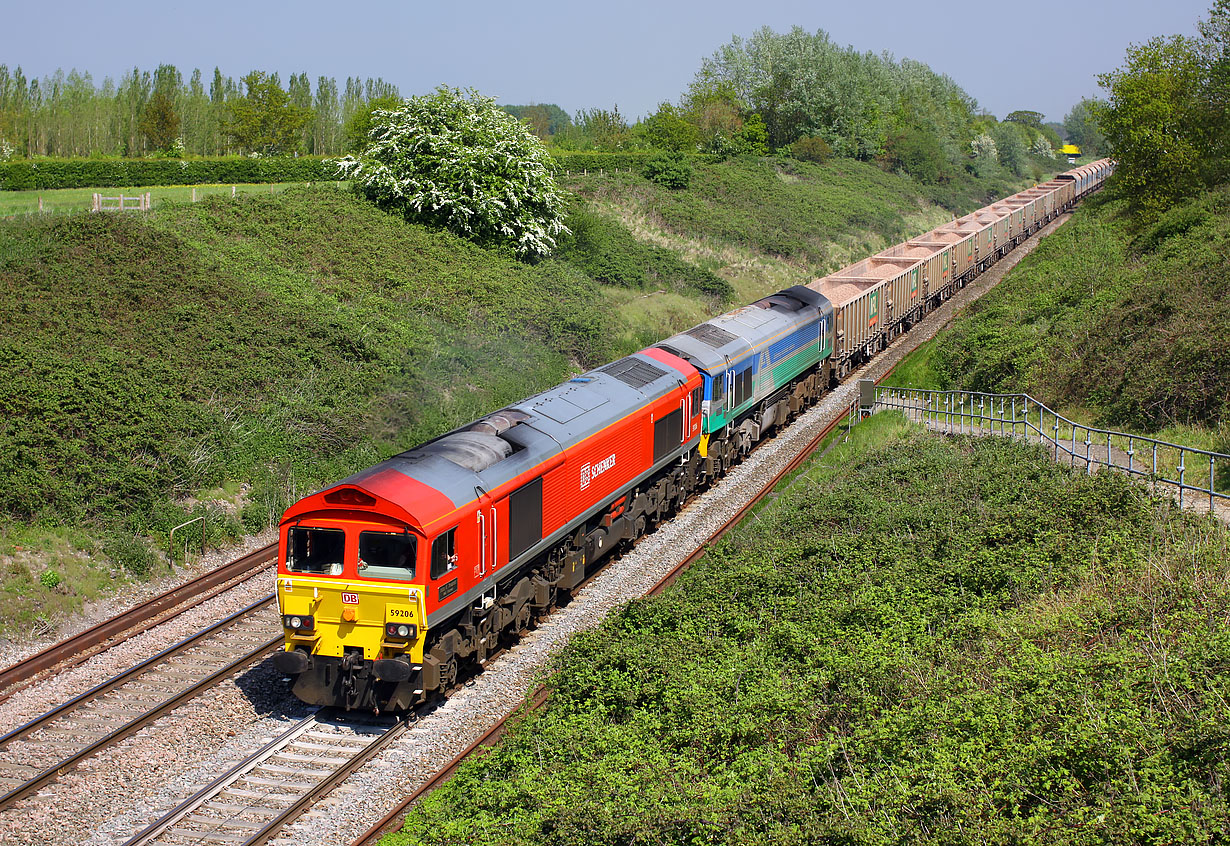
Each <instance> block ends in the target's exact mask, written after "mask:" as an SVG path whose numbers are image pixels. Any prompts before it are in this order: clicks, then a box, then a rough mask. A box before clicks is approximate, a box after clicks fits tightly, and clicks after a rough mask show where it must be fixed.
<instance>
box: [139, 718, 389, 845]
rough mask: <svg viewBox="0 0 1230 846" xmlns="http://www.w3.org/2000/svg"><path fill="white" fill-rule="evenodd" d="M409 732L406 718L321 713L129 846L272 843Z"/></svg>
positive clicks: (243, 762)
mask: <svg viewBox="0 0 1230 846" xmlns="http://www.w3.org/2000/svg"><path fill="white" fill-rule="evenodd" d="M408 731H411V729H410V728H409V724H408V723H407V722H406V721H405V720H394V719H391V718H385V719H380V718H377V717H364V716H363V715H358V716H357V717H356V716H355V715H354V714H353V713H352V714H349V715H346V716H345V717H341V716H339V715H337V714H335V713H334V712H333V711H331V710H330V709H324V710H321V711H318V712H317V713H315V714H312V715H311V716H309V717H307V718H305V719H304V720H301V721H300V722H299V723H297V724H295V725H293V726H291V727H290V728H289V729H287V730H286V731H285V732H283V733H282V734H281V735H280V736H279V737H276V738H274V739H273V740H272V741H270V742H269V743H268V744H266V745H265V746H264V747H263V748H261V749H260V750H258V751H257V752H256V753H255V754H253V755H251V756H250V757H249V758H248V759H247V760H245V761H242V762H240V763H239V764H237V765H236V766H235V767H233V768H232V769H231V770H229V771H228V772H226V773H223V774H222V775H221V776H219V777H218V778H217V779H215V780H214V781H213V782H212V783H210V784H208V785H206V786H205V787H204V788H202V789H201V790H200V791H198V792H197V793H196V794H195V795H193V796H191V797H189V798H188V799H187V800H185V801H184V802H182V803H181V804H180V805H179V806H178V807H176V808H175V809H173V810H172V811H171V812H170V813H168V814H166V815H165V816H164V817H163V818H162V819H160V820H158V821H157V822H155V823H153V824H152V825H151V826H149V827H148V828H146V829H145V830H144V831H142V832H140V833H139V834H137V835H136V836H135V837H133V838H132V839H130V840H128V841H127V842H126V843H125V846H146V844H154V843H162V844H181V843H182V844H188V843H202V842H225V843H232V844H243V846H256V844H260V843H265V842H266V841H267V840H269V839H270V838H271V837H273V836H274V835H276V834H277V833H278V832H279V831H280V830H281V829H282V827H283V826H285V825H286V824H287V823H289V822H291V821H292V820H294V819H295V818H296V817H298V816H299V814H301V813H303V811H305V810H306V809H307V808H308V807H310V806H311V804H312V803H313V802H315V801H316V800H317V799H318V798H319V797H321V796H323V795H325V794H327V793H328V792H329V791H330V790H332V789H333V788H334V787H336V786H337V785H338V784H340V783H341V782H342V781H344V780H345V779H346V777H347V776H349V775H350V774H351V773H352V772H354V771H355V770H356V769H358V768H359V767H361V766H363V764H364V763H366V762H367V761H368V760H370V759H371V758H372V757H373V756H375V755H376V754H378V753H379V752H380V751H382V750H383V749H385V748H386V747H388V746H389V745H390V744H392V743H393V742H394V741H396V740H398V739H399V738H401V737H402V736H403V735H404V734H406V733H407V732H408Z"/></svg>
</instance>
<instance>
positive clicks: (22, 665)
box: [0, 544, 277, 702]
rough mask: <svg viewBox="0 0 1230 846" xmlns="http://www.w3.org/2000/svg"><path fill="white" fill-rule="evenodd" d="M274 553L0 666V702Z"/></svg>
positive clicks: (247, 558)
mask: <svg viewBox="0 0 1230 846" xmlns="http://www.w3.org/2000/svg"><path fill="white" fill-rule="evenodd" d="M276 556H277V546H276V544H269V545H267V546H264V547H261V548H260V549H258V550H256V551H254V552H250V553H248V554H247V555H244V556H242V557H240V558H237V559H235V560H234V561H232V562H230V563H229V564H225V565H223V566H221V567H219V568H217V569H215V570H211V571H209V572H208V573H202V574H201V575H200V576H197V577H196V578H194V579H192V580H191V581H187V582H184V583H183V584H182V585H179V586H178V587H175V588H172V589H171V590H168V591H166V592H165V593H162V594H159V595H158V596H156V597H154V598H153V599H151V600H149V601H147V602H143V603H141V604H140V605H136V606H134V607H132V608H130V609H128V610H127V611H124V612H123V613H121V614H117V615H116V616H114V617H111V618H110V619H107V620H103V621H102V622H101V623H98V624H97V625H95V626H91V627H90V628H88V629H86V630H85V631H82V632H79V633H77V634H75V635H73V636H72V637H69V638H66V639H64V640H62V641H60V642H59V643H55V644H53V645H51V646H49V647H47V648H46V649H44V650H42V651H41V652H37V653H35V654H34V655H31V656H30V657H29V658H26V659H25V660H23V661H19V662H17V663H16V664H13V665H12V666H9V667H6V668H5V669H3V670H0V702H3V701H4V700H5V699H7V698H8V697H9V696H11V695H12V694H13V693H15V692H16V691H17V690H19V689H20V687H19V686H21V687H24V686H25V684H28V683H29V682H30V681H31V680H32V679H33V678H34V677H35V676H37V675H38V674H39V673H42V672H44V671H46V670H49V669H51V668H52V667H56V666H59V665H62V664H67V665H68V666H75V665H76V664H80V663H81V662H83V661H85V660H86V659H87V658H89V657H91V656H92V655H95V654H97V653H98V652H100V651H102V649H101V647H102V646H103V645H104V644H106V643H107V642H108V641H109V640H111V639H112V638H115V637H117V636H119V635H126V636H128V637H131V636H132V635H134V634H140V633H141V632H143V631H147V630H149V629H151V628H153V627H154V626H156V625H158V624H159V623H161V622H163V621H164V620H163V619H155V618H158V617H160V615H162V614H164V613H165V612H166V611H168V610H170V609H173V608H175V607H176V606H177V605H182V604H184V603H185V602H188V601H190V600H193V599H196V600H198V601H204V600H206V599H210V598H212V597H213V596H216V595H217V594H218V593H220V592H222V591H223V590H226V588H227V583H228V582H231V581H232V580H235V579H239V578H243V579H248V578H251V577H252V576H255V575H256V574H257V573H258V572H260V569H261V568H262V567H263V566H264V565H266V564H268V563H269V562H271V561H273V559H274V558H275V557H276Z"/></svg>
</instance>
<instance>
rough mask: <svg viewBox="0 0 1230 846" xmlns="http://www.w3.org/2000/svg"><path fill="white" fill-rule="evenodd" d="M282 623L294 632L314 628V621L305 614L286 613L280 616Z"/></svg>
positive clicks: (308, 630) (307, 630)
mask: <svg viewBox="0 0 1230 846" xmlns="http://www.w3.org/2000/svg"><path fill="white" fill-rule="evenodd" d="M282 625H283V626H284V627H285V628H288V629H291V630H293V631H296V632H310V631H311V630H312V629H314V628H316V621H315V620H313V619H312V618H311V617H309V616H308V615H306V614H286V615H285V616H283V617H282Z"/></svg>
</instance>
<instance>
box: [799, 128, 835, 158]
mask: <svg viewBox="0 0 1230 846" xmlns="http://www.w3.org/2000/svg"><path fill="white" fill-rule="evenodd" d="M790 155H792V156H794V157H795V158H796V159H799V160H800V161H805V162H814V163H815V164H824V163H825V162H827V161H828V160H829V159H830V158H831V157H832V155H833V148H832V147H830V146H829V142H827V141H825V140H824V139H823V138H821V137H819V136H818V135H809V136H807V137H806V138H800V139H799V140H798V141H795V142H794V143H793V144H791V145H790Z"/></svg>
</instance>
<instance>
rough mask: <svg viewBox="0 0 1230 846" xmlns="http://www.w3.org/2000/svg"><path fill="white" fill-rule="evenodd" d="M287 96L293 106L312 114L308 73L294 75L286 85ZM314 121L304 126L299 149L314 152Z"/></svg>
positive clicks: (309, 121)
mask: <svg viewBox="0 0 1230 846" xmlns="http://www.w3.org/2000/svg"><path fill="white" fill-rule="evenodd" d="M286 95H287V98H288V99H289V100H290V103H291V105H293V106H294V107H295V108H297V109H300V110H301V111H303V112H305V113H307V114H309V115H310V114H311V113H312V83H310V82H308V76H307V74H306V73H292V74H291V75H290V82H289V83H287V85H286ZM311 123H312V120H311V118H309V119H308V121H307V123H305V124H304V125H303V131H302V133H301V137H300V139H299V149H301V150H304V151H306V152H309V153H311V152H314V151H313V150H312V126H311Z"/></svg>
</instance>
